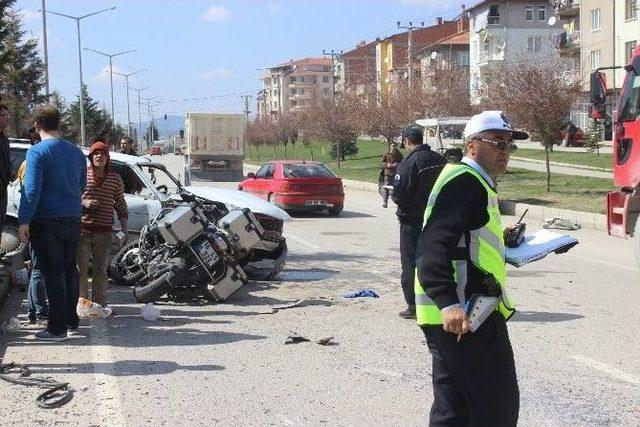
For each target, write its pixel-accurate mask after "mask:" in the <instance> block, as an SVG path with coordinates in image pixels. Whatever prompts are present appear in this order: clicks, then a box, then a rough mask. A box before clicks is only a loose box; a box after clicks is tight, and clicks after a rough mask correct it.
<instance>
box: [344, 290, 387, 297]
mask: <svg viewBox="0 0 640 427" xmlns="http://www.w3.org/2000/svg"><path fill="white" fill-rule="evenodd" d="M342 296H343V297H345V298H380V296H379V295H378V294H376V292H375V291H374V290H373V289H363V290H361V291H351V292H347V293H346V294H344V295H342Z"/></svg>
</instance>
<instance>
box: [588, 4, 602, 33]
mask: <svg viewBox="0 0 640 427" xmlns="http://www.w3.org/2000/svg"><path fill="white" fill-rule="evenodd" d="M590 14H591V31H598V30H600V29H601V21H600V9H593V10H592V11H591V13H590Z"/></svg>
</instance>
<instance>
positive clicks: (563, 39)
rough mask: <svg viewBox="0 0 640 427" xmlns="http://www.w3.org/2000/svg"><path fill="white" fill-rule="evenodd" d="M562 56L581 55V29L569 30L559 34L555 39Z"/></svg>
mask: <svg viewBox="0 0 640 427" xmlns="http://www.w3.org/2000/svg"><path fill="white" fill-rule="evenodd" d="M555 44H556V47H557V48H558V53H559V55H560V56H561V57H564V58H566V57H574V56H577V55H580V31H569V32H564V33H562V34H559V35H558V36H557V38H556V40H555Z"/></svg>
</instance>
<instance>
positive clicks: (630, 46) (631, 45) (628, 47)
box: [624, 40, 637, 64]
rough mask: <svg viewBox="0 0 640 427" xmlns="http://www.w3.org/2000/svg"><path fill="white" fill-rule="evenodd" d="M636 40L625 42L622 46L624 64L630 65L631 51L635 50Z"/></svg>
mask: <svg viewBox="0 0 640 427" xmlns="http://www.w3.org/2000/svg"><path fill="white" fill-rule="evenodd" d="M636 43H637V41H636V40H633V41H630V42H626V43H625V44H624V61H625V64H629V63H631V57H632V56H633V50H634V49H635V48H636Z"/></svg>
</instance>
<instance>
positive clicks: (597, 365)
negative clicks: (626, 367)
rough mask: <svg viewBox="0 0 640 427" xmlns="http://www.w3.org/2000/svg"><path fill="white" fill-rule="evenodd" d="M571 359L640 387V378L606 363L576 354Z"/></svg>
mask: <svg viewBox="0 0 640 427" xmlns="http://www.w3.org/2000/svg"><path fill="white" fill-rule="evenodd" d="M571 358H572V359H573V360H577V361H578V362H581V363H584V364H585V365H587V366H590V367H592V368H593V369H596V370H598V371H600V372H603V373H605V374H607V375H609V377H612V378H616V379H618V380H621V381H624V382H627V383H630V384H634V385H640V378H638V377H636V376H635V375H631V374H628V373H626V372H624V371H623V370H621V369H618V368H615V367H613V366H610V365H607V364H606V363H603V362H600V361H597V360H595V359H592V358H590V357H587V356H582V355H580V354H574V355H573V356H571Z"/></svg>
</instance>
